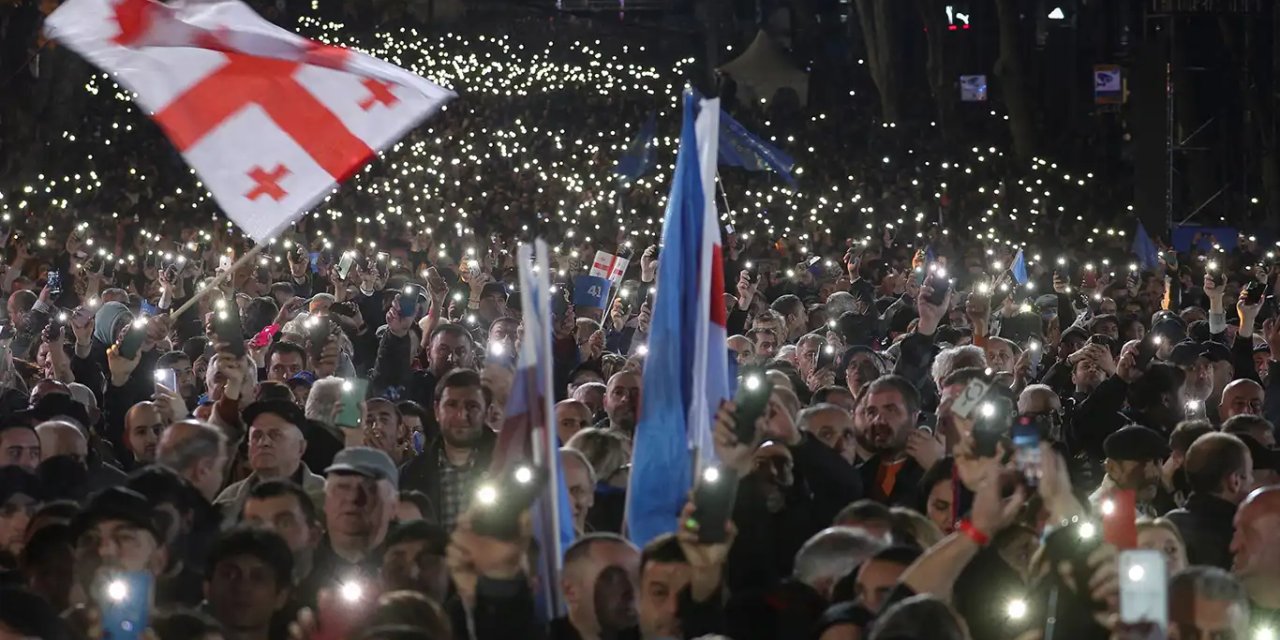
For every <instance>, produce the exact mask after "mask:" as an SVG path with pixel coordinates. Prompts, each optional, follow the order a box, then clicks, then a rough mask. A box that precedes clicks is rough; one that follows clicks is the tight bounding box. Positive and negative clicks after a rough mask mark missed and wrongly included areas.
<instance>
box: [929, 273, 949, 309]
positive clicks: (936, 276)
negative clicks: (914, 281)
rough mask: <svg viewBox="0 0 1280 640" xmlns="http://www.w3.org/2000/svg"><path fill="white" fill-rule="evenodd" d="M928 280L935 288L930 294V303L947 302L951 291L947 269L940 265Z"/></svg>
mask: <svg viewBox="0 0 1280 640" xmlns="http://www.w3.org/2000/svg"><path fill="white" fill-rule="evenodd" d="M927 282H928V283H929V286H930V287H932V288H933V293H932V294H931V295H930V296H929V303H930V304H934V305H939V304H942V303H943V302H946V300H947V294H948V293H950V291H951V282H950V281H948V280H947V271H946V270H945V269H943V268H941V267H939V268H938V269H937V270H935V271H934V272H933V273H932V274H931V275H930V276H929V278H928V279H927Z"/></svg>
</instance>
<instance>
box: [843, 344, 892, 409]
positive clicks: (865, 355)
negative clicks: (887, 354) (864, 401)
mask: <svg viewBox="0 0 1280 640" xmlns="http://www.w3.org/2000/svg"><path fill="white" fill-rule="evenodd" d="M843 369H844V379H845V384H846V386H848V387H849V393H852V394H853V395H854V397H857V395H858V393H859V392H860V391H862V387H863V385H866V384H868V383H870V382H872V381H873V380H875V379H876V378H879V377H880V376H882V375H884V360H882V359H881V357H880V354H878V353H876V352H875V350H874V349H872V348H871V347H862V346H854V347H849V348H848V349H845V352H844V367H843Z"/></svg>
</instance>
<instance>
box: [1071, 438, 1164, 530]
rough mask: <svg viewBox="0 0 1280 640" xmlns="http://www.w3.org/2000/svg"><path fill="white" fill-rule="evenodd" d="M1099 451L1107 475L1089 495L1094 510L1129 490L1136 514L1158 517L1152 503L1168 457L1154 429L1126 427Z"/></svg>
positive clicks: (1105, 441) (1104, 443)
mask: <svg viewBox="0 0 1280 640" xmlns="http://www.w3.org/2000/svg"><path fill="white" fill-rule="evenodd" d="M1102 450H1103V453H1104V454H1105V455H1106V460H1105V461H1104V462H1103V468H1104V469H1105V470H1106V473H1107V475H1106V477H1104V478H1103V479H1102V484H1101V486H1099V487H1098V489H1097V491H1094V492H1093V494H1092V495H1090V496H1089V502H1091V503H1093V505H1094V506H1095V507H1097V506H1098V505H1100V504H1101V503H1102V501H1103V500H1105V499H1106V498H1107V496H1109V495H1110V494H1111V493H1112V492H1114V491H1116V490H1124V489H1128V490H1131V491H1133V493H1134V498H1135V499H1136V502H1137V507H1138V514H1139V515H1147V516H1152V517H1154V516H1157V515H1160V514H1159V513H1158V511H1157V509H1155V508H1154V507H1153V506H1152V501H1154V500H1155V498H1156V493H1157V491H1158V490H1159V488H1160V463H1161V461H1163V460H1164V459H1165V458H1167V457H1169V444H1168V443H1167V442H1165V439H1164V436H1161V435H1160V434H1159V433H1158V432H1157V431H1155V430H1153V429H1148V428H1146V427H1142V426H1138V425H1136V424H1135V425H1129V426H1127V427H1125V428H1123V429H1120V430H1118V431H1116V432H1115V433H1113V434H1111V435H1109V436H1107V439H1106V440H1104V441H1103V442H1102Z"/></svg>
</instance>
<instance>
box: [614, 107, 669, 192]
mask: <svg viewBox="0 0 1280 640" xmlns="http://www.w3.org/2000/svg"><path fill="white" fill-rule="evenodd" d="M657 135H658V119H657V117H656V116H655V115H654V114H652V113H651V114H649V119H648V120H645V122H644V125H643V126H641V127H640V131H639V133H637V134H636V137H634V138H632V139H631V144H629V145H627V150H626V151H625V152H623V154H622V157H621V158H618V164H617V165H614V167H613V172H614V173H615V174H617V176H618V181H619V182H621V183H622V184H623V185H629V184H631V183H632V182H635V181H636V179H637V178H639V177H640V176H642V175H644V174H645V173H646V172H648V171H649V169H652V168H653V161H654V149H653V139H654V138H655V137H656V136H657Z"/></svg>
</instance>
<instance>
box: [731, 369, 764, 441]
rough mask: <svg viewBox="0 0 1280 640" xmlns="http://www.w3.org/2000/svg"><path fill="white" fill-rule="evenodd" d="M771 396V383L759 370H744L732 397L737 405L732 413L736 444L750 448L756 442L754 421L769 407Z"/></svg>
mask: <svg viewBox="0 0 1280 640" xmlns="http://www.w3.org/2000/svg"><path fill="white" fill-rule="evenodd" d="M771 395H773V382H772V381H770V380H769V376H768V375H766V374H765V371H764V370H763V369H760V368H756V367H751V368H744V369H743V371H742V378H741V381H740V382H739V383H738V392H737V393H736V394H735V395H734V396H733V401H734V403H735V404H736V405H737V410H736V411H734V414H733V421H734V429H733V432H734V435H735V436H737V438H738V442H739V443H741V444H743V445H746V446H751V445H752V444H753V443H755V441H756V421H757V420H759V419H760V417H761V416H763V415H764V412H765V410H766V409H768V407H769V397H770V396H771Z"/></svg>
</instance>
